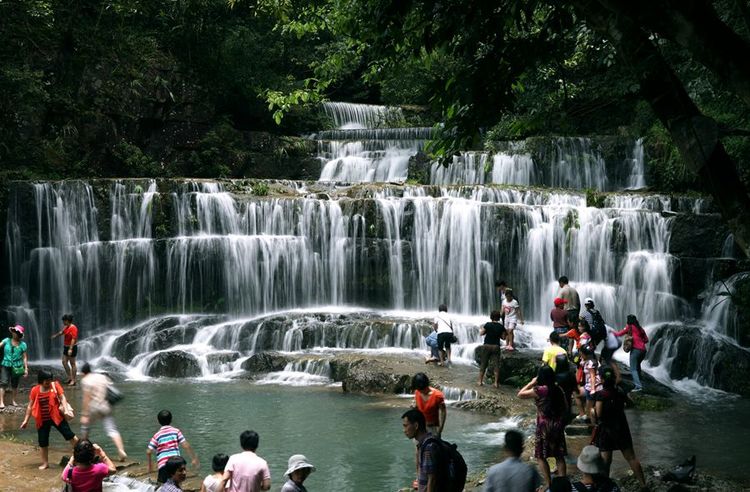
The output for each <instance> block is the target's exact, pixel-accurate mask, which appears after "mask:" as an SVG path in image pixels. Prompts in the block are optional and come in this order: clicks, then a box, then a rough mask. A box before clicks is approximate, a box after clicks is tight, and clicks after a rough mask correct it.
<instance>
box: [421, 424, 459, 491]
mask: <svg viewBox="0 0 750 492" xmlns="http://www.w3.org/2000/svg"><path fill="white" fill-rule="evenodd" d="M429 441H434V442H435V443H436V444H437V446H436V449H437V453H435V456H434V457H433V459H434V460H435V479H436V480H435V491H436V492H462V491H463V490H464V485H466V474H467V472H468V468H467V466H466V461H464V458H463V456H461V453H459V452H458V449H457V448H458V446H457V445H455V444H451V443H449V442H448V441H443V440H442V439H440V438H437V437H428V438H427V439H425V441H424V442H423V443H422V445H421V446H420V455H419V460H420V462H421V461H422V453H423V452H424V449H425V447H426V446H425V445H426V444H427V443H428V442H429Z"/></svg>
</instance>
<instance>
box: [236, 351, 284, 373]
mask: <svg viewBox="0 0 750 492" xmlns="http://www.w3.org/2000/svg"><path fill="white" fill-rule="evenodd" d="M289 360H290V359H289V358H288V357H286V356H284V355H281V354H277V353H274V352H263V353H261V354H255V355H253V356H252V357H250V358H249V359H247V360H246V361H245V362H243V363H242V369H244V370H245V371H248V372H251V373H266V372H275V371H281V370H283V369H284V366H286V365H287V363H289Z"/></svg>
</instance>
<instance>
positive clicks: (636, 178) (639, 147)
mask: <svg viewBox="0 0 750 492" xmlns="http://www.w3.org/2000/svg"><path fill="white" fill-rule="evenodd" d="M625 166H626V168H630V176H628V182H627V185H626V188H627V189H629V190H640V189H642V188H645V187H646V176H645V174H646V172H645V166H644V158H643V139H642V138H639V139H638V140H636V141H635V144H634V145H633V156H632V157H631V158H630V159H628V160H627V161H625Z"/></svg>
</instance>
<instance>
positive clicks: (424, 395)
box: [411, 372, 446, 438]
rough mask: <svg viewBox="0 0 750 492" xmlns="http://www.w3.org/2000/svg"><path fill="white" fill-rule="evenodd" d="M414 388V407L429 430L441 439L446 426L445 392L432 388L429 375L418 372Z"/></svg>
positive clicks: (413, 381)
mask: <svg viewBox="0 0 750 492" xmlns="http://www.w3.org/2000/svg"><path fill="white" fill-rule="evenodd" d="M411 384H412V387H413V388H414V390H415V391H414V406H415V407H417V410H419V411H420V412H422V415H424V419H425V422H426V423H427V430H428V431H430V432H431V433H432V435H433V436H435V437H438V438H439V437H440V435H441V434H442V433H443V426H444V425H445V415H446V410H445V396H443V392H442V391H440V390H438V389H435V388H432V387H431V386H430V379H429V378H428V377H427V374H425V373H423V372H418V373H416V374H415V375H414V377H413V378H412V379H411Z"/></svg>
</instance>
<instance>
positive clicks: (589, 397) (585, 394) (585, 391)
mask: <svg viewBox="0 0 750 492" xmlns="http://www.w3.org/2000/svg"><path fill="white" fill-rule="evenodd" d="M583 395H584V396H585V397H586V401H594V400H595V398H594V395H592V394H591V393H590V392H589V390H587V389H585V388H584V390H583Z"/></svg>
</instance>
